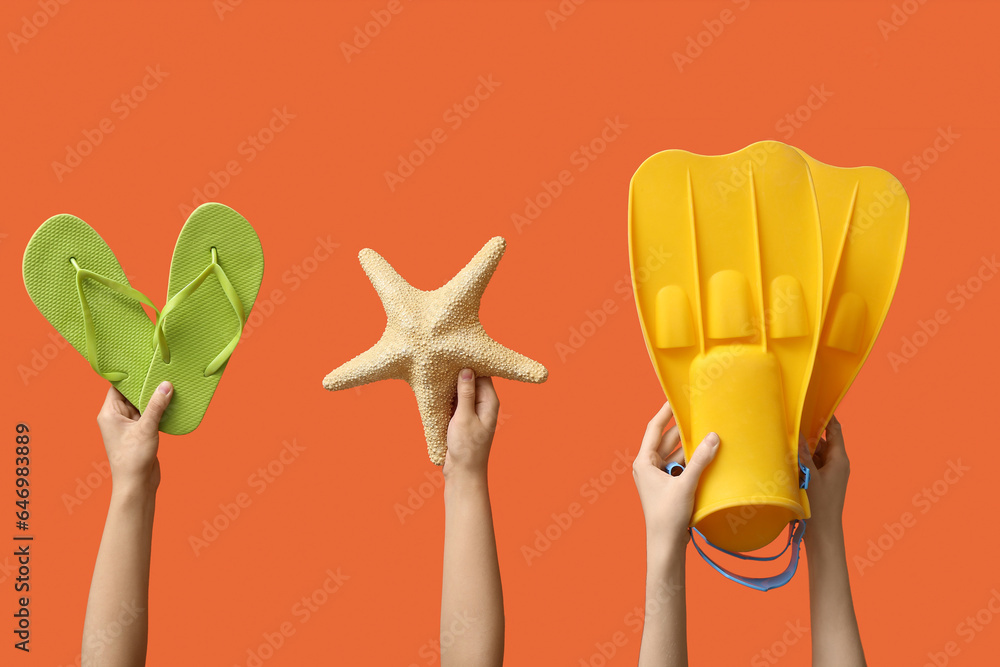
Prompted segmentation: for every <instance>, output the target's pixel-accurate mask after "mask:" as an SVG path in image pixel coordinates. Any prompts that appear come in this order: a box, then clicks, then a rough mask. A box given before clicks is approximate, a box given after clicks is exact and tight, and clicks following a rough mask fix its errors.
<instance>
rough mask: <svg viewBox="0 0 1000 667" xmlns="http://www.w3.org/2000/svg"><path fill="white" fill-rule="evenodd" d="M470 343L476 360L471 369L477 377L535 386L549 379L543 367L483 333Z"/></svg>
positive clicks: (546, 370)
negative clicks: (485, 376)
mask: <svg viewBox="0 0 1000 667" xmlns="http://www.w3.org/2000/svg"><path fill="white" fill-rule="evenodd" d="M470 342H471V343H472V345H471V350H470V352H471V353H472V354H473V355H475V356H473V357H472V358H474V359H475V360H476V365H475V366H473V367H472V368H473V370H475V371H476V374H477V375H489V376H490V377H498V378H504V379H505V380H517V381H519V382H532V383H535V384H540V383H542V382H545V380H547V379H548V377H549V371H548V369H546V368H545V366H543V365H541V364H540V363H538V362H537V361H535V360H533V359H529V358H528V357H526V356H524V355H523V354H518V353H517V352H515V351H514V350H512V349H510V348H508V347H504V346H503V345H501V344H500V343H498V342H496V341H495V340H493V339H492V338H490V337H489V335H487V333H486V332H485V331H482V332H481V333H480V334H479V335H477V336H475V338H474V339H473V341H470Z"/></svg>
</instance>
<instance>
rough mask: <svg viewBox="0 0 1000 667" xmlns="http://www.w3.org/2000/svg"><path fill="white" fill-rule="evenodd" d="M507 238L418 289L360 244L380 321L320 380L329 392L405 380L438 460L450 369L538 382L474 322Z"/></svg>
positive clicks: (538, 374) (452, 383)
mask: <svg viewBox="0 0 1000 667" xmlns="http://www.w3.org/2000/svg"><path fill="white" fill-rule="evenodd" d="M506 246H507V243H506V241H504V240H503V238H501V237H499V236H496V237H494V238H492V239H490V240H489V241H488V242H487V243H486V245H485V246H483V249H482V250H480V251H479V252H478V253H476V256H475V257H473V258H472V261H470V262H469V263H468V264H467V265H466V266H465V268H464V269H462V270H461V271H459V272H458V275H456V276H455V277H454V278H452V279H451V280H449V281H448V282H447V284H445V285H444V286H442V287H439V288H438V289H436V290H433V291H430V292H425V291H423V290H419V289H417V288H415V287H413V286H412V285H410V284H409V283H408V282H406V281H405V280H403V278H402V277H401V276H400V275H399V274H398V273H396V271H395V269H393V268H392V267H391V266H389V263H388V262H386V261H385V260H384V259H383V258H382V256H381V255H379V254H378V253H377V252H375V251H374V250H370V249H368V248H365V249H364V250H362V251H361V252H360V253H358V259H360V260H361V266H362V268H363V269H364V270H365V273H367V274H368V278H369V280H371V281H372V285H374V287H375V291H376V292H378V295H379V298H381V299H382V306H383V307H384V308H385V316H386V325H385V331H384V332H383V333H382V338H380V339H379V341H378V342H377V343H375V345H374V346H373V347H372V348H370V349H368V350H367V351H365V352H362V353H361V354H359V355H358V356H356V357H354V358H353V359H351V360H350V361H348V362H347V363H345V364H344V365H342V366H340V367H339V368H337V369H335V370H333V371H332V372H331V373H330V374H329V375H327V376H326V378H325V379H324V380H323V386H324V387H326V388H327V389H329V390H331V391H336V390H338V389H350V388H351V387H357V386H360V385H363V384H368V383H369V382H377V381H379V380H405V381H406V382H407V383H408V384H409V385H410V387H411V388H412V389H413V393H414V394H415V395H416V397H417V408H419V410H420V420H421V422H422V423H423V426H424V436H425V437H426V439H427V454H428V456H430V459H431V462H432V463H434V464H436V465H442V464H444V457H445V454H446V453H447V451H448V422H449V421H450V420H451V414H452V409H453V405H454V400H455V393H456V383H457V381H458V374H459V372H460V371H461V370H462V369H463V368H471V369H472V370H473V371H475V373H476V376H477V377H479V376H487V375H488V376H492V377H501V378H506V379H508V380H520V381H521V382H536V383H538V382H545V380H546V378H547V377H548V375H549V372H548V371H547V370H546V369H545V366H542V365H541V364H540V363H538V362H537V361H532V360H531V359H529V358H527V357H525V356H523V355H520V354H518V353H517V352H514V351H513V350H510V349H508V348H506V347H504V346H503V345H501V344H500V343H498V342H496V341H495V340H493V339H492V338H490V337H489V335H487V333H486V331H484V330H483V325H482V324H480V322H479V302H480V300H481V299H482V296H483V292H484V291H485V290H486V285H488V284H489V281H490V278H491V277H492V276H493V272H494V271H495V270H496V268H497V264H498V263H499V262H500V258H501V257H503V253H504V250H505V249H506Z"/></svg>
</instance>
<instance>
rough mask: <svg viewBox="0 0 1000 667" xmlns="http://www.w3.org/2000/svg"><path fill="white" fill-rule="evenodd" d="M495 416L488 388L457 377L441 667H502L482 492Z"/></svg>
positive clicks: (488, 515)
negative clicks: (453, 666) (495, 666)
mask: <svg viewBox="0 0 1000 667" xmlns="http://www.w3.org/2000/svg"><path fill="white" fill-rule="evenodd" d="M466 376H467V377H466ZM499 409H500V401H499V400H498V399H497V395H496V392H495V391H494V390H493V382H492V380H490V378H478V379H476V378H475V377H474V375H473V374H472V371H470V370H468V369H466V370H464V371H462V373H461V376H460V377H459V380H458V405H457V407H456V410H455V416H454V417H452V420H451V423H450V424H449V427H448V454H447V456H446V458H445V462H444V508H445V524H444V525H445V528H444V579H443V583H442V587H441V666H442V667H450V666H452V665H458V666H461V667H480V666H482V667H488V666H493V665H502V664H503V644H504V613H503V591H502V589H501V585H500V563H499V560H498V559H497V546H496V538H495V536H494V534H493V514H492V511H491V509H490V494H489V487H488V485H487V463H488V461H489V455H490V446H491V445H492V442H493V431H494V429H495V428H496V422H497V413H498V411H499Z"/></svg>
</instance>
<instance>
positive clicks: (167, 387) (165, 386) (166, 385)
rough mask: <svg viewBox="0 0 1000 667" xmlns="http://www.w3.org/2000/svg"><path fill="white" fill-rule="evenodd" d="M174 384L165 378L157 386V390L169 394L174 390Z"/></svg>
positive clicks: (165, 394)
mask: <svg viewBox="0 0 1000 667" xmlns="http://www.w3.org/2000/svg"><path fill="white" fill-rule="evenodd" d="M173 389H174V386H173V385H172V384H170V382H169V381H167V380H164V381H163V382H161V383H160V386H159V387H157V388H156V391H158V392H160V393H161V394H163V395H164V396H169V395H170V392H171V391H173Z"/></svg>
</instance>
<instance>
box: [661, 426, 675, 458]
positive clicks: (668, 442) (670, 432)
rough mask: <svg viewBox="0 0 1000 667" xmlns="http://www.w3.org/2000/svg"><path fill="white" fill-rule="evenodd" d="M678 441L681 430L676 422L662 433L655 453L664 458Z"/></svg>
mask: <svg viewBox="0 0 1000 667" xmlns="http://www.w3.org/2000/svg"><path fill="white" fill-rule="evenodd" d="M680 441H681V432H680V430H679V429H678V428H677V424H674V425H673V426H671V427H670V428H668V429H667V432H666V433H664V434H663V437H662V438H660V444H659V446H658V447H657V448H656V453H657V454H659V455H660V456H661V457H662V458H664V459H666V458H667V456H669V455H670V452H672V451H674V448H675V447H677V443H679V442H680Z"/></svg>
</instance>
